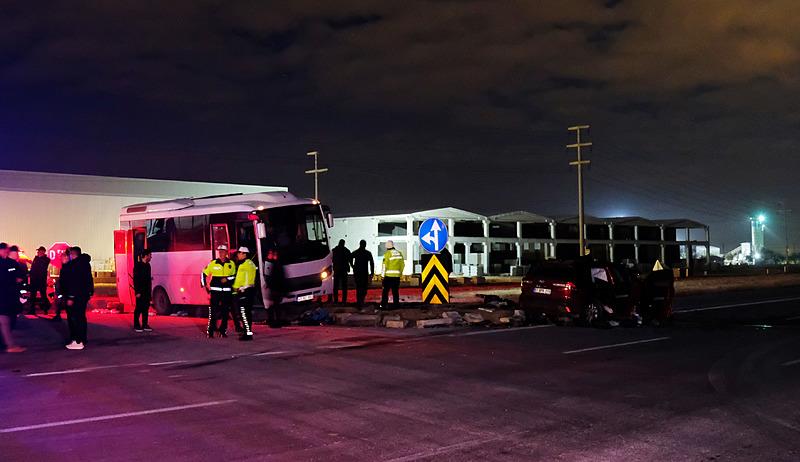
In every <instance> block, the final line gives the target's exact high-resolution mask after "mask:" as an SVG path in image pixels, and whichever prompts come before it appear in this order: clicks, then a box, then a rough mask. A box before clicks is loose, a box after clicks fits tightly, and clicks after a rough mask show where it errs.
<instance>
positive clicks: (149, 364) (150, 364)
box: [147, 360, 188, 366]
mask: <svg viewBox="0 0 800 462" xmlns="http://www.w3.org/2000/svg"><path fill="white" fill-rule="evenodd" d="M186 362H188V361H184V360H179V361H164V362H162V363H148V364H147V365H148V366H169V365H170V364H183V363H186Z"/></svg>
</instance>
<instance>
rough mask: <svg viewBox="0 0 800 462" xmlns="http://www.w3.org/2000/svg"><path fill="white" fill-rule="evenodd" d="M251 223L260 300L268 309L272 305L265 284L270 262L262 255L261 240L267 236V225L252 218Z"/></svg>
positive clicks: (269, 271)
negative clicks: (254, 229)
mask: <svg viewBox="0 0 800 462" xmlns="http://www.w3.org/2000/svg"><path fill="white" fill-rule="evenodd" d="M253 225H254V226H255V227H256V254H257V255H258V261H257V262H256V265H258V279H259V283H260V287H261V301H262V302H263V303H264V308H266V309H269V308H270V306H271V305H272V303H271V301H272V298H271V295H270V291H269V285H268V284H267V277H268V276H269V275H270V273H271V271H272V263H271V262H270V261H269V260H268V259H267V258H266V256H265V255H264V248H263V247H262V245H261V244H262V242H263V241H264V239H266V238H267V225H266V224H265V223H264V222H262V221H258V220H253Z"/></svg>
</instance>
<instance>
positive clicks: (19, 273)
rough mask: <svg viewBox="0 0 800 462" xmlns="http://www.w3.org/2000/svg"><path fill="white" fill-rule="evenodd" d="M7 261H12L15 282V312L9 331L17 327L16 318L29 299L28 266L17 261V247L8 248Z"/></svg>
mask: <svg viewBox="0 0 800 462" xmlns="http://www.w3.org/2000/svg"><path fill="white" fill-rule="evenodd" d="M8 259H9V260H11V261H13V262H14V264H15V266H16V268H15V270H14V277H15V280H16V281H17V312H16V314H15V315H14V317H13V318H11V329H14V328H16V326H17V317H18V316H19V315H20V314H22V312H23V311H24V310H25V301H26V300H28V299H29V295H30V294H29V292H28V265H26V264H25V263H23V262H21V261H19V247H17V246H16V245H12V246H11V247H9V248H8Z"/></svg>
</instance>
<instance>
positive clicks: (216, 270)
mask: <svg viewBox="0 0 800 462" xmlns="http://www.w3.org/2000/svg"><path fill="white" fill-rule="evenodd" d="M206 276H211V282H210V283H209V287H208V288H209V289H211V290H212V291H214V292H231V291H232V289H231V285H232V284H233V280H234V279H235V278H236V263H234V262H232V261H231V260H228V261H226V262H223V261H222V260H220V259H218V258H217V259H215V260H211V261H210V262H209V263H208V265H207V266H206V268H205V269H204V270H203V274H201V275H200V284H201V285H202V286H203V287H205V286H206Z"/></svg>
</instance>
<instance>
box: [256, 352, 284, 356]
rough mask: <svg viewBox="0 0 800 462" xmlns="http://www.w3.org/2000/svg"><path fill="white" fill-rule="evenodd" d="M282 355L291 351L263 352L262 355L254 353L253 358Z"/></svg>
mask: <svg viewBox="0 0 800 462" xmlns="http://www.w3.org/2000/svg"><path fill="white" fill-rule="evenodd" d="M284 353H291V351H265V352H264V353H256V354H254V355H253V356H272V355H282V354H284Z"/></svg>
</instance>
